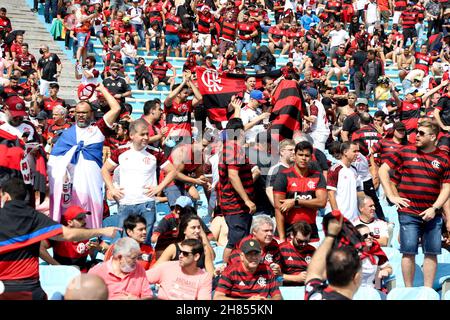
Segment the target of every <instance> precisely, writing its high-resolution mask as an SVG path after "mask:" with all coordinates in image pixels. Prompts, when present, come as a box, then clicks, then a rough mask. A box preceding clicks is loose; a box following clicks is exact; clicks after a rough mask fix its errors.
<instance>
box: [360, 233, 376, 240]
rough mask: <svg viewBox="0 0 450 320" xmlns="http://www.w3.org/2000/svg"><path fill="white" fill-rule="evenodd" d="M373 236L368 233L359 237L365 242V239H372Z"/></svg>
mask: <svg viewBox="0 0 450 320" xmlns="http://www.w3.org/2000/svg"><path fill="white" fill-rule="evenodd" d="M373 236H374V234H373V232H369V233H365V234H362V235H361V237H362V238H363V240H366V239H367V238H369V237H371V238H373Z"/></svg>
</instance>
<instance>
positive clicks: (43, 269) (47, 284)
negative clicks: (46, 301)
mask: <svg viewBox="0 0 450 320" xmlns="http://www.w3.org/2000/svg"><path fill="white" fill-rule="evenodd" d="M80 274H81V272H80V269H78V268H77V267H74V266H50V265H48V266H43V265H40V266H39V278H40V282H41V286H42V289H43V290H44V291H45V293H46V294H47V296H48V297H49V298H51V297H52V296H53V294H55V293H56V292H60V293H64V292H66V288H67V285H68V284H69V282H70V281H71V280H72V279H73V278H75V277H76V276H78V275H80Z"/></svg>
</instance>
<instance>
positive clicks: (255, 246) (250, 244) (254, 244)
mask: <svg viewBox="0 0 450 320" xmlns="http://www.w3.org/2000/svg"><path fill="white" fill-rule="evenodd" d="M241 251H242V252H243V253H244V254H247V253H249V252H252V251H256V252H258V253H259V252H261V246H260V245H259V242H258V240H254V239H249V240H247V241H245V242H244V243H243V244H242V245H241Z"/></svg>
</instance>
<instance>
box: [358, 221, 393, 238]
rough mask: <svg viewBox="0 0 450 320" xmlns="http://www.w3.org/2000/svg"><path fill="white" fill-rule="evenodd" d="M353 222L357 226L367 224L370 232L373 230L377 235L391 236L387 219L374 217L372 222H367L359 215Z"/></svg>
mask: <svg viewBox="0 0 450 320" xmlns="http://www.w3.org/2000/svg"><path fill="white" fill-rule="evenodd" d="M352 223H353V225H354V226H357V225H358V224H363V225H365V226H367V227H368V228H369V230H370V232H373V234H374V235H376V236H380V237H386V238H387V237H389V231H388V223H387V222H386V221H383V220H380V219H374V220H373V221H372V222H371V223H365V222H362V221H361V219H360V217H358V218H356V219H355V220H352Z"/></svg>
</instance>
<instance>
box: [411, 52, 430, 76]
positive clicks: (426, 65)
mask: <svg viewBox="0 0 450 320" xmlns="http://www.w3.org/2000/svg"><path fill="white" fill-rule="evenodd" d="M414 58H416V65H415V66H414V68H415V69H420V70H423V71H425V75H427V74H428V72H429V70H430V66H431V65H432V64H433V61H432V60H431V56H430V55H429V54H428V53H425V54H423V53H421V52H416V53H415V54H414Z"/></svg>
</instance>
